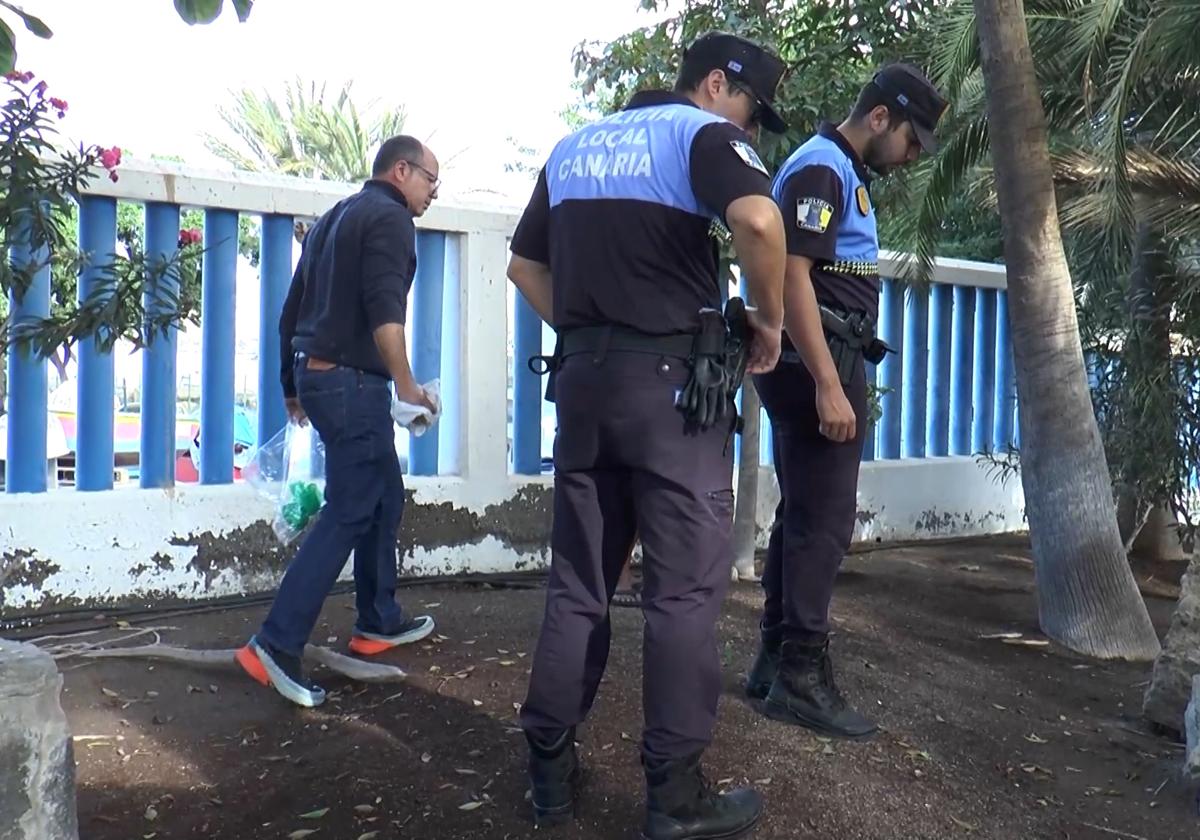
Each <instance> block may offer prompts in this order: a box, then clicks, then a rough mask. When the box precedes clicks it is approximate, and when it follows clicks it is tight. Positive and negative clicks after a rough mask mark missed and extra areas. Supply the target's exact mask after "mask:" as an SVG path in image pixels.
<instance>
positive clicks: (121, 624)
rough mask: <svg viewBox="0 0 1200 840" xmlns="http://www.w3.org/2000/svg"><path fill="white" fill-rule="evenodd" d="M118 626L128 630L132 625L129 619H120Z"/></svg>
mask: <svg viewBox="0 0 1200 840" xmlns="http://www.w3.org/2000/svg"><path fill="white" fill-rule="evenodd" d="M117 626H118V627H120V628H121V629H122V630H128V629H129V628H130V626H131V625H130V624H129V622H128V621H118V622H117Z"/></svg>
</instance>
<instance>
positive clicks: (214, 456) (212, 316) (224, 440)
mask: <svg viewBox="0 0 1200 840" xmlns="http://www.w3.org/2000/svg"><path fill="white" fill-rule="evenodd" d="M204 247H205V253H204V266H203V278H202V280H201V282H202V288H203V291H202V294H201V312H200V331H201V340H202V344H203V346H202V350H201V354H202V356H201V367H200V483H201V484H229V483H230V482H231V481H233V399H234V379H233V376H234V373H233V372H234V358H235V355H236V352H237V339H236V334H235V329H234V327H235V318H236V300H237V290H236V284H237V255H238V214H237V211H236V210H213V209H210V210H206V211H204Z"/></svg>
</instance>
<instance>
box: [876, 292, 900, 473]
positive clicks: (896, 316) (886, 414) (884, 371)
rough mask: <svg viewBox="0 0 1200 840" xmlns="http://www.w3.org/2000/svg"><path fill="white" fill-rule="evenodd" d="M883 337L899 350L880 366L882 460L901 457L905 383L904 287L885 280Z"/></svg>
mask: <svg viewBox="0 0 1200 840" xmlns="http://www.w3.org/2000/svg"><path fill="white" fill-rule="evenodd" d="M879 335H880V338H882V339H883V340H884V341H885V342H887V343H888V345H889V346H890V347H891V348H892V349H893V350H895V351H896V352H895V353H889V354H888V355H887V357H886V358H885V359H884V360H883V361H882V362H880V364H879V376H880V380H879V384H880V386H881V387H882V388H883V389H885V390H884V393H883V394H882V395H881V396H880V398H879V403H880V409H881V411H882V413H883V416H882V417H880V418H879V457H880V458H899V457H900V406H901V388H902V387H903V383H904V373H903V371H904V368H903V364H904V362H903V355H904V287H903V286H902V285H901V284H900V282H899V281H898V280H893V279H885V280H884V281H883V289H882V293H881V294H880V298H879Z"/></svg>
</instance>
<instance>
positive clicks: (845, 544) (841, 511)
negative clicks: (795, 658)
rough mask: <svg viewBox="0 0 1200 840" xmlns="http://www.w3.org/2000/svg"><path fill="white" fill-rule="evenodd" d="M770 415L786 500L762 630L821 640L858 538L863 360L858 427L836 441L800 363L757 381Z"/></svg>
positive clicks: (772, 552)
mask: <svg viewBox="0 0 1200 840" xmlns="http://www.w3.org/2000/svg"><path fill="white" fill-rule="evenodd" d="M754 384H755V387H757V389H758V394H759V397H760V398H761V400H762V404H763V407H764V408H765V409H766V410H767V415H768V417H769V418H770V420H771V432H772V438H773V454H774V457H775V475H776V477H777V478H778V480H779V493H780V499H779V505H778V507H776V508H775V521H774V523H773V524H772V526H771V538H770V542H769V543H768V545H767V559H766V565H765V567H764V569H763V589H764V590H765V594H766V597H765V599H764V607H763V616H762V622H761V625H760V626H761V628H762V630H763V632H764V634H765V635H772V634H776V633H779V632H782V633H783V634H785V635H787V636H788V637H790V638H797V639H802V640H805V641H810V640H816V639H819V638H820V637H821V636H823V635H824V634H826V633H828V632H829V602H830V600H831V599H832V597H833V585H834V581H835V580H836V578H837V572H838V567H839V566H840V565H841V562H842V558H843V557H844V556H845V553H846V549H847V548H849V546H850V540H851V538H852V537H853V535H854V521H855V517H856V515H857V501H858V470H859V465H860V463H861V460H862V449H863V440H864V439H865V437H866V430H867V384H866V377H865V373H864V366H863V360H862V357H861V356H859V358H858V360H857V362H856V363H855V366H854V374H853V376H852V378H851V381H850V384H849V385H848V386H845V391H846V398H847V399H848V400H849V401H850V405H851V407H852V408H853V409H854V415H855V417H856V418H857V420H858V428H857V431H856V432H855V436H854V439H853V440H850V441H846V442H844V443H835V442H833V441H831V440H830V439H829V438H827V437H825V436H824V435H822V434H821V431H820V419H819V417H818V415H817V402H816V396H817V390H816V383H815V382H814V381H813V378H812V377H811V376H810V375H809V373H808V369H807V368H806V367H805V366H804V365H803V364H802V363H800V362H798V361H782V360H781V361H780V363H779V364H778V365H776V367H775V369H774V370H773V371H771V372H770V373H766V374H761V375H759V376H756V377H755V379H754Z"/></svg>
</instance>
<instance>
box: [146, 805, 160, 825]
mask: <svg viewBox="0 0 1200 840" xmlns="http://www.w3.org/2000/svg"><path fill="white" fill-rule="evenodd" d="M145 817H146V819H148V820H150V821H151V822H153V821H154V820H156V819H158V809H157V808H155V807H154V806H153V805H151V806H149V807H148V808H146V814H145Z"/></svg>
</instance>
